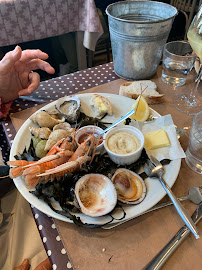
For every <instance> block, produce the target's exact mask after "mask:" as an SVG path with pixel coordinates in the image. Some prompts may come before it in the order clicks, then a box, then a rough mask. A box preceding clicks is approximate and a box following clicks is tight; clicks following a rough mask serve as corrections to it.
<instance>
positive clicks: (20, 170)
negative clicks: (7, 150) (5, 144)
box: [10, 150, 73, 188]
mask: <svg viewBox="0 0 202 270" xmlns="http://www.w3.org/2000/svg"><path fill="white" fill-rule="evenodd" d="M72 154H73V152H72V151H69V150H63V151H60V152H58V153H57V154H55V155H49V156H45V157H43V158H41V159H40V160H38V161H34V162H32V163H26V162H23V164H25V165H24V166H19V167H16V168H11V169H10V177H11V178H16V177H18V176H21V175H22V178H23V179H25V181H26V182H27V184H28V186H29V187H31V188H32V187H35V186H36V185H37V184H38V183H39V182H42V181H47V177H38V174H40V173H44V172H45V171H46V170H48V169H52V168H55V167H57V166H59V165H61V164H63V163H66V162H67V161H68V160H69V158H70V157H71V156H72ZM17 161H18V160H17ZM10 164H11V165H16V164H19V163H18V162H17V163H16V164H15V161H12V162H10ZM17 166H18V165H17ZM50 180H51V181H53V180H54V177H50Z"/></svg>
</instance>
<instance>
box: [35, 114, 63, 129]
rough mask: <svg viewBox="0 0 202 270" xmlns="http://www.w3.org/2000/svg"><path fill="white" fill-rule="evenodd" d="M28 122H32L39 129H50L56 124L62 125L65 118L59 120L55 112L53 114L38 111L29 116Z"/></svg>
mask: <svg viewBox="0 0 202 270" xmlns="http://www.w3.org/2000/svg"><path fill="white" fill-rule="evenodd" d="M30 120H32V121H33V122H34V123H35V124H37V125H39V126H40V127H48V128H50V129H52V128H53V127H54V126H55V125H56V124H59V123H63V122H64V121H65V118H64V117H62V118H60V117H59V115H58V113H57V114H56V111H54V113H53V112H46V111H40V112H37V113H35V114H34V115H32V116H30Z"/></svg>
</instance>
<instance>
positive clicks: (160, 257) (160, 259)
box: [143, 202, 202, 270]
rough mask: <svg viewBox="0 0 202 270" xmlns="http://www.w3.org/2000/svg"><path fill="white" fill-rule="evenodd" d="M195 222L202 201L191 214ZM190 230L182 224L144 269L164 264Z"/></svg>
mask: <svg viewBox="0 0 202 270" xmlns="http://www.w3.org/2000/svg"><path fill="white" fill-rule="evenodd" d="M191 218H192V220H193V221H194V223H195V224H197V223H198V222H199V220H200V219H201V218H202V202H201V203H200V205H199V206H198V208H197V209H196V211H195V212H194V213H193V215H192V216H191ZM189 233H190V230H189V229H188V228H187V226H183V227H182V228H181V229H180V230H179V231H178V232H177V233H176V235H175V236H174V237H173V238H172V239H171V240H170V242H169V243H168V244H167V245H166V246H165V247H164V248H163V249H162V250H161V251H160V252H159V253H158V254H157V255H156V256H155V257H154V259H153V260H151V261H150V262H149V263H148V264H147V266H145V267H144V268H143V269H144V270H158V269H161V267H162V266H163V265H164V263H165V262H166V261H167V260H168V258H169V257H170V256H171V255H172V254H173V253H174V251H175V250H176V249H177V248H178V247H179V246H180V245H181V244H182V242H183V241H184V240H185V239H186V238H187V236H188V235H189Z"/></svg>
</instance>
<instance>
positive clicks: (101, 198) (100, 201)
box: [74, 174, 117, 217]
mask: <svg viewBox="0 0 202 270" xmlns="http://www.w3.org/2000/svg"><path fill="white" fill-rule="evenodd" d="M74 192H75V197H76V198H75V199H76V202H77V203H78V206H79V208H80V210H81V212H83V213H84V214H86V215H88V216H91V217H99V216H103V215H106V214H108V213H110V212H111V211H112V210H113V209H114V207H115V206H116V203H117V192H116V189H115V187H114V185H113V183H112V182H111V180H110V179H109V178H108V177H106V176H104V175H102V174H86V175H84V176H83V177H81V178H80V179H79V180H78V181H77V183H76V185H75V191H74Z"/></svg>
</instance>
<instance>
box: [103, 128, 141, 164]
mask: <svg viewBox="0 0 202 270" xmlns="http://www.w3.org/2000/svg"><path fill="white" fill-rule="evenodd" d="M120 131H124V132H128V133H132V134H134V135H135V136H136V137H137V138H138V139H139V140H140V147H139V148H138V149H137V150H136V151H134V152H132V153H130V154H126V155H122V154H116V153H114V152H112V151H111V150H109V148H108V145H107V143H108V139H109V137H110V136H111V135H113V134H115V133H117V132H120ZM104 147H105V150H106V151H107V153H108V155H109V157H110V159H111V160H112V161H113V162H114V163H116V164H118V165H129V164H132V163H133V162H135V161H137V160H138V159H139V158H140V156H141V153H142V149H143V147H144V135H143V134H142V132H141V131H140V130H139V129H137V128H135V127H131V126H122V127H115V128H113V129H111V130H110V131H108V132H107V133H106V134H105V136H104Z"/></svg>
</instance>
